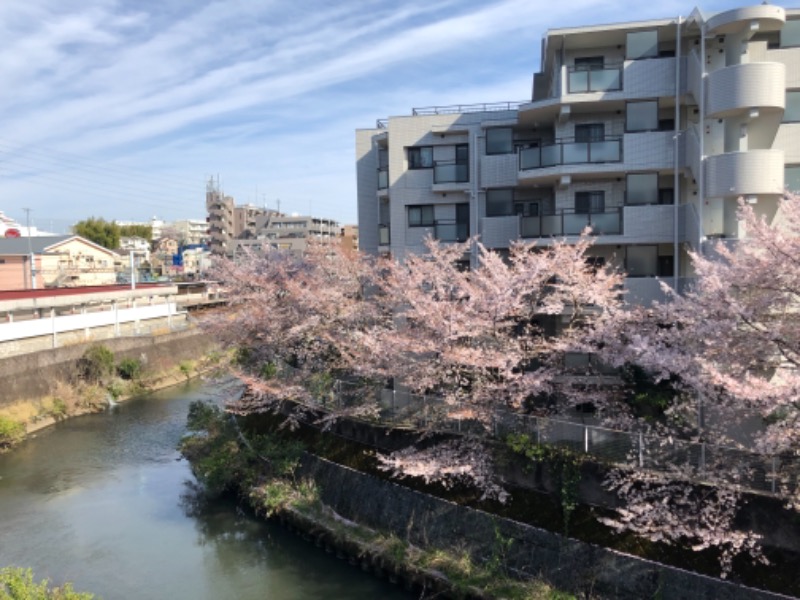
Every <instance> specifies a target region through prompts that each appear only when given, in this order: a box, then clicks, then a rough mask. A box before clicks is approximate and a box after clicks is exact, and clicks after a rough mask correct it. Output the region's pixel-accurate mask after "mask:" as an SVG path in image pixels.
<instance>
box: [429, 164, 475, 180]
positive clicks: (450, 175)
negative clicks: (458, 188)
mask: <svg viewBox="0 0 800 600" xmlns="http://www.w3.org/2000/svg"><path fill="white" fill-rule="evenodd" d="M467 181H469V165H467V164H465V163H457V162H455V161H439V160H437V161H435V162H434V163H433V183H466V182H467Z"/></svg>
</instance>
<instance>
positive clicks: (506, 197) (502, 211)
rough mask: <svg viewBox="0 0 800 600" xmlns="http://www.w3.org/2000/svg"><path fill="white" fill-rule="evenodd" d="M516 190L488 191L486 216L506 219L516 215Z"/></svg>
mask: <svg viewBox="0 0 800 600" xmlns="http://www.w3.org/2000/svg"><path fill="white" fill-rule="evenodd" d="M513 209H514V190H512V189H503V190H486V216H487V217H504V216H508V215H513V214H514V210H513Z"/></svg>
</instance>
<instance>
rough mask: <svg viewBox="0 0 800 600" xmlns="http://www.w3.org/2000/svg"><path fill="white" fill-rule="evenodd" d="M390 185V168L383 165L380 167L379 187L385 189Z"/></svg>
mask: <svg viewBox="0 0 800 600" xmlns="http://www.w3.org/2000/svg"><path fill="white" fill-rule="evenodd" d="M388 187H389V169H388V167H382V168H380V169H378V189H379V190H385V189H388Z"/></svg>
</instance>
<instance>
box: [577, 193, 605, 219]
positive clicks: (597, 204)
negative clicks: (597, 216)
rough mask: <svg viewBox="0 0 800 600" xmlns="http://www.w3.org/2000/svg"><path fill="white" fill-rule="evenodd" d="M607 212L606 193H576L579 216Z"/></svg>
mask: <svg viewBox="0 0 800 600" xmlns="http://www.w3.org/2000/svg"><path fill="white" fill-rule="evenodd" d="M605 210H606V193H605V192H604V191H602V190H594V191H591V192H575V212H576V213H577V214H584V215H585V214H589V213H593V214H594V213H602V212H605Z"/></svg>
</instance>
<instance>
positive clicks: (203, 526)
mask: <svg viewBox="0 0 800 600" xmlns="http://www.w3.org/2000/svg"><path fill="white" fill-rule="evenodd" d="M227 393H229V390H226V388H225V385H224V384H220V383H204V382H195V383H189V384H186V385H184V386H179V387H175V388H171V389H168V390H163V391H161V392H157V393H154V394H150V395H148V396H144V397H141V398H135V399H132V400H129V401H128V402H125V403H123V404H119V405H117V406H114V407H112V408H110V409H109V410H108V411H106V412H103V413H98V414H92V415H86V416H82V417H79V418H76V419H72V420H69V421H65V422H62V423H59V424H57V425H55V426H54V427H51V428H49V429H46V430H43V431H40V432H39V433H37V434H36V435H35V436H33V437H32V438H31V439H28V440H26V441H25V442H24V443H22V444H21V445H20V446H18V447H17V448H15V449H14V451H13V452H10V453H7V454H4V455H0V567H3V566H21V567H31V568H33V570H34V573H35V576H36V578H37V579H41V578H45V577H46V578H49V579H51V580H52V581H53V582H54V583H61V582H64V581H71V582H73V584H74V586H75V589H76V590H79V591H88V592H92V593H95V594H97V596H99V597H102V598H104V599H105V600H112V599H117V598H120V599H128V598H130V599H137V600H144V599H154V600H156V599H158V600H161V599H169V600H181V599H186V600H189V599H192V600H204V599H208V600H212V599H213V600H220V599H231V600H233V599H236V600H249V599H253V600H255V599H259V600H263V599H265V598H266V599H269V600H289V599H292V600H303V599H309V600H311V599H315V600H316V599H319V598H326V599H336V600H338V599H343V600H347V599H359V600H361V599H372V598H380V599H384V598H385V599H389V600H393V599H398V600H399V599H401V598H410V597H411V596H410V595H409V594H408V593H406V592H404V591H403V590H401V589H399V588H397V587H396V586H393V585H392V584H390V583H388V582H387V581H385V580H380V579H377V578H375V577H374V576H372V575H370V574H367V573H364V572H362V571H361V570H359V569H356V568H353V567H351V566H350V565H348V564H347V563H346V562H345V561H342V560H338V559H336V558H335V557H334V556H333V555H330V554H326V553H325V552H324V550H322V549H320V548H317V547H315V546H314V545H313V544H310V543H308V542H306V541H303V540H302V539H300V538H298V537H296V536H294V535H293V534H291V533H289V532H287V531H286V530H284V529H283V528H282V527H280V526H279V525H276V524H273V523H268V522H265V521H263V520H261V519H260V518H257V517H255V516H254V515H252V514H251V513H249V512H248V511H245V510H243V509H241V508H240V507H238V506H237V505H236V503H234V502H232V501H224V500H217V501H213V502H210V501H208V500H206V499H205V498H204V497H203V495H202V493H199V491H198V489H197V485H196V482H195V480H194V477H193V476H192V474H191V472H190V470H189V466H188V464H187V463H186V461H184V460H182V459H181V457H180V454H179V453H178V452H177V450H176V446H177V444H178V441H179V440H180V438H181V436H182V435H184V434H185V431H186V430H185V423H186V413H187V410H188V406H189V403H190V402H191V401H192V400H195V399H207V400H211V401H220V400H221V399H222V398H224V397H225V395H226V394H227Z"/></svg>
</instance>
